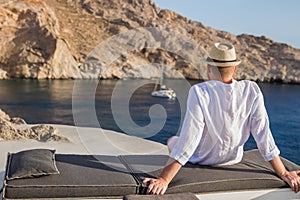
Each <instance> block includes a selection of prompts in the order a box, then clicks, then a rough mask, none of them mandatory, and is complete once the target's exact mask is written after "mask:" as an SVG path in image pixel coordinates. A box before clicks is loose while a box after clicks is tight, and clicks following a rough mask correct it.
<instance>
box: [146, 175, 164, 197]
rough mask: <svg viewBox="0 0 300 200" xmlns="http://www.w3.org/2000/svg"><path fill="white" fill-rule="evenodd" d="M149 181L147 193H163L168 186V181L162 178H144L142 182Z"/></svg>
mask: <svg viewBox="0 0 300 200" xmlns="http://www.w3.org/2000/svg"><path fill="white" fill-rule="evenodd" d="M147 182H150V184H149V186H148V189H147V194H160V195H161V194H164V193H165V192H166V190H167V188H168V182H167V181H166V180H164V179H163V178H158V179H155V178H145V179H144V180H143V183H147Z"/></svg>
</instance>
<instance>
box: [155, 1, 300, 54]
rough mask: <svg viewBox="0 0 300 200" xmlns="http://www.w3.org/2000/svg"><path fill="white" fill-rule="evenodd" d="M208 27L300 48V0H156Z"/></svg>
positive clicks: (164, 6) (162, 5) (161, 6)
mask: <svg viewBox="0 0 300 200" xmlns="http://www.w3.org/2000/svg"><path fill="white" fill-rule="evenodd" d="M154 2H155V3H156V4H157V5H158V6H159V7H160V8H163V9H169V10H173V11H175V12H177V13H179V14H181V15H183V16H185V17H188V18H189V19H192V20H195V21H199V22H201V23H202V24H203V25H205V26H209V27H212V28H215V29H218V30H223V31H227V32H230V33H232V34H236V35H238V34H242V33H245V34H251V35H255V36H262V35H264V36H266V37H268V38H270V39H272V40H274V41H276V42H281V43H286V44H289V45H292V46H293V47H295V48H298V49H300V0H285V1H284V0H206V1H204V0H154Z"/></svg>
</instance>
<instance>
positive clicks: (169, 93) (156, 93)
mask: <svg viewBox="0 0 300 200" xmlns="http://www.w3.org/2000/svg"><path fill="white" fill-rule="evenodd" d="M159 85H160V89H159V90H157V86H158V83H156V84H155V87H154V90H153V92H151V96H153V97H162V98H169V99H174V98H175V97H176V93H175V91H174V90H173V89H171V88H167V86H166V85H164V84H162V79H160V84H159Z"/></svg>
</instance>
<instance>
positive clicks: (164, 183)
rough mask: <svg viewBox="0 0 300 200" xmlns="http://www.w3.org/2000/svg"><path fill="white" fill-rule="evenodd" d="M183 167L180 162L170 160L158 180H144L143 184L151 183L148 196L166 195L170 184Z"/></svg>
mask: <svg viewBox="0 0 300 200" xmlns="http://www.w3.org/2000/svg"><path fill="white" fill-rule="evenodd" d="M181 167H182V165H181V164H180V163H179V162H178V161H176V160H174V159H173V158H169V160H168V162H167V164H166V165H165V167H164V169H163V171H162V172H161V174H160V176H159V178H158V179H154V178H145V179H144V181H143V183H147V182H150V185H149V186H148V190H147V194H164V193H165V192H166V190H167V188H168V185H169V183H170V182H171V181H172V179H173V178H174V176H175V175H176V174H177V172H178V171H179V170H180V168H181Z"/></svg>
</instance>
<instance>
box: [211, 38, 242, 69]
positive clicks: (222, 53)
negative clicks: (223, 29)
mask: <svg viewBox="0 0 300 200" xmlns="http://www.w3.org/2000/svg"><path fill="white" fill-rule="evenodd" d="M206 62H207V63H208V64H210V65H215V66H218V67H232V66H237V65H239V64H240V63H241V61H240V60H239V59H237V58H236V54H235V49H234V46H233V45H231V44H225V43H215V44H213V45H212V48H211V50H210V52H209V56H208V57H207V58H206Z"/></svg>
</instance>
